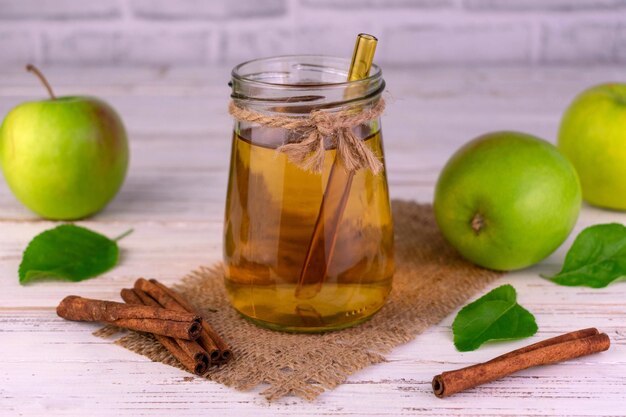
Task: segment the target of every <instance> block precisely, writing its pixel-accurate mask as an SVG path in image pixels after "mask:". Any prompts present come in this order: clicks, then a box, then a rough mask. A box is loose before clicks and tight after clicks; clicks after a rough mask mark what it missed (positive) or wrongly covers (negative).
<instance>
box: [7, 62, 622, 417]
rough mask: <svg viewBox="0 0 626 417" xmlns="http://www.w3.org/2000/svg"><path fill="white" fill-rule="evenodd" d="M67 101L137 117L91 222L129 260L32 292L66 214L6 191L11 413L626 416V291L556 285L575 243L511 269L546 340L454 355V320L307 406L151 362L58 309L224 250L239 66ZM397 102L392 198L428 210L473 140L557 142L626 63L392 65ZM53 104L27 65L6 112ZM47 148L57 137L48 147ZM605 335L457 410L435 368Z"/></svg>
mask: <svg viewBox="0 0 626 417" xmlns="http://www.w3.org/2000/svg"><path fill="white" fill-rule="evenodd" d="M46 72H47V75H48V78H49V79H50V81H51V82H52V84H53V85H54V87H55V89H56V92H57V93H58V94H59V95H62V94H92V95H97V96H100V97H102V98H104V99H105V100H107V101H109V102H110V103H111V104H112V105H113V106H114V107H116V108H117V109H118V111H119V112H120V113H121V115H122V116H123V119H124V121H125V122H126V125H127V127H128V130H129V133H130V139H131V151H132V158H131V159H132V161H131V167H130V171H129V174H128V178H127V181H126V183H125V185H124V187H123V189H122V190H121V192H120V193H119V195H118V196H117V198H116V199H115V200H114V201H113V203H112V204H110V206H109V207H108V208H107V209H106V210H105V211H103V212H102V213H100V214H98V215H97V216H95V217H93V218H92V219H89V220H87V221H84V222H81V224H84V225H85V226H87V227H90V228H93V229H95V230H98V231H100V232H102V233H104V234H107V235H109V236H115V235H117V234H119V233H121V232H123V231H125V230H126V229H128V228H130V227H133V228H134V229H135V232H134V234H132V235H131V236H129V237H127V238H126V239H124V240H123V241H122V242H121V247H122V256H121V264H120V265H119V267H117V268H115V269H114V270H112V271H111V272H109V273H107V274H105V275H104V276H102V277H99V278H97V279H92V280H88V281H85V282H82V283H77V284H72V283H54V282H46V283H37V284H34V285H30V286H27V287H22V286H20V285H19V284H18V278H17V268H18V265H19V262H20V258H21V252H22V250H23V249H24V248H25V246H26V244H27V243H28V241H29V240H30V239H31V238H32V237H33V236H34V235H35V234H37V233H39V232H40V231H42V230H44V229H47V228H50V227H51V226H52V225H53V224H52V223H51V222H47V221H43V220H41V219H38V218H37V217H35V216H34V215H33V214H31V213H30V212H28V211H27V210H26V209H24V208H22V207H21V206H20V205H19V204H18V203H17V202H16V201H15V200H14V198H13V197H12V195H11V194H10V192H9V190H8V189H7V187H6V185H4V184H0V285H1V287H0V415H1V416H15V415H28V416H43V415H45V416H53V415H64V416H69V415H72V416H74V415H75V416H86V415H89V416H95V415H108V416H111V415H120V416H126V415H127V416H141V415H161V416H172V415H188V416H191V415H203V416H211V415H222V416H226V415H233V416H244V415H251V416H252V415H254V416H277V415H289V416H320V415H354V416H366V415H367V416H374V415H388V416H401V415H441V416H450V415H459V416H461V415H462V416H493V415H552V416H554V415H580V416H582V415H626V403H625V402H624V398H625V396H626V283H615V284H613V285H611V286H610V287H608V288H606V289H599V290H593V289H588V288H569V287H561V286H557V285H554V284H552V283H550V282H547V281H546V280H543V279H541V278H540V277H539V276H538V274H539V273H540V272H546V271H547V272H552V271H555V270H556V269H558V267H559V265H560V263H561V262H562V259H563V256H564V253H565V250H566V249H567V248H568V247H569V245H570V244H571V240H572V239H571V238H570V239H569V240H568V242H567V243H566V244H565V245H564V247H563V248H561V249H560V250H558V251H557V253H555V254H554V255H552V256H551V257H550V258H549V259H547V260H546V261H544V262H543V263H541V264H540V265H537V266H535V267H533V268H530V269H528V270H525V271H521V272H516V273H511V274H509V275H507V276H506V277H505V278H503V279H501V280H500V281H499V282H497V283H495V284H494V285H493V286H494V287H495V286H497V285H500V284H503V283H511V284H513V285H514V286H515V287H516V288H517V290H518V297H519V300H520V302H521V303H522V304H523V305H524V306H525V307H527V308H528V309H529V310H530V311H532V312H533V313H534V314H535V316H536V318H537V322H538V324H539V332H538V333H537V335H536V336H535V337H533V338H531V339H527V340H522V341H517V342H510V343H500V344H490V345H487V346H484V347H483V348H481V349H480V350H478V351H476V352H470V353H459V352H457V351H456V350H455V349H454V347H453V345H452V337H451V331H450V324H451V322H452V319H453V317H454V315H451V316H450V317H448V318H447V319H446V320H444V321H443V322H442V323H440V325H438V326H435V327H432V328H431V329H429V330H428V331H427V332H426V333H425V334H423V335H421V336H419V337H418V338H417V339H415V340H414V341H413V342H411V343H408V344H407V345H405V346H401V347H398V348H397V349H396V350H394V352H393V353H392V354H390V355H389V356H388V362H387V363H383V364H380V365H377V366H373V367H370V368H368V369H366V370H364V371H362V372H360V373H358V374H356V375H353V376H352V377H351V378H349V380H348V381H347V382H346V383H345V384H344V385H342V386H340V387H338V388H337V389H335V390H334V391H332V392H327V393H325V394H323V395H322V396H321V397H320V398H319V399H318V400H317V401H315V402H312V403H307V402H305V401H301V400H299V399H296V398H293V397H290V398H285V399H283V400H280V401H278V402H276V403H272V404H268V403H267V402H266V401H265V399H263V398H262V397H261V396H259V395H257V394H258V391H259V390H257V391H254V392H237V391H234V390H232V389H229V388H226V387H224V386H221V385H218V384H216V383H213V382H209V381H206V380H203V379H200V378H194V377H190V375H189V374H187V373H184V372H182V371H180V370H178V369H174V368H171V367H169V366H165V365H162V364H159V363H152V362H150V361H149V360H147V359H146V358H144V357H142V356H138V355H136V354H134V353H131V352H129V351H126V350H124V349H122V348H120V347H118V346H116V345H113V344H111V343H110V342H109V341H106V340H102V339H99V338H96V337H94V336H92V335H91V332H92V331H93V330H94V329H96V327H97V326H95V325H89V324H83V323H80V324H79V323H72V322H67V321H64V320H61V319H59V318H57V317H56V314H55V312H54V307H55V306H56V304H57V303H58V301H59V300H60V299H61V298H62V297H63V296H65V295H67V294H80V295H84V296H88V297H96V298H104V299H117V297H118V291H119V289H120V288H121V287H123V286H129V285H131V283H132V282H133V281H134V279H135V278H137V277H138V276H150V277H156V278H158V279H160V280H163V281H165V282H174V281H175V280H177V279H178V278H179V277H181V276H183V275H184V274H185V273H187V272H188V271H190V270H192V269H193V268H195V267H197V266H199V265H202V264H210V263H212V262H215V261H218V260H219V259H220V256H221V228H222V213H223V203H224V197H225V186H226V174H227V165H228V162H229V152H230V139H231V138H230V129H231V121H230V119H229V116H228V115H227V113H226V104H227V100H228V94H229V89H228V87H227V85H226V83H227V82H228V78H229V71H228V69H227V68H222V69H214V70H210V71H209V70H177V71H148V70H126V69H124V70H122V69H99V70H87V69H85V70H69V69H65V70H61V69H56V70H55V69H49V70H48V71H46ZM385 78H386V79H387V82H388V87H389V88H388V89H389V92H390V94H391V99H390V102H391V104H390V106H389V109H388V110H387V114H386V115H385V117H384V123H383V124H384V137H385V138H384V140H385V147H386V153H387V156H388V170H389V180H390V187H391V193H392V196H393V197H399V198H410V199H416V200H418V201H424V202H428V201H431V199H432V193H433V186H434V183H435V181H436V178H437V173H438V172H439V170H440V169H441V167H442V166H443V164H444V163H445V161H446V159H447V158H448V157H449V156H450V155H451V153H452V152H453V151H454V150H455V149H456V148H457V147H458V146H460V145H461V144H462V143H464V142H465V141H467V140H469V139H471V138H473V137H474V136H476V135H478V134H480V133H484V132H487V131H492V130H501V129H512V130H521V131H525V132H529V133H532V134H536V135H539V136H541V137H544V138H546V139H548V140H551V141H554V139H555V137H556V131H557V127H558V123H559V119H560V115H561V112H562V111H563V109H564V108H565V106H566V105H567V104H568V102H569V101H570V100H571V99H572V97H573V96H574V95H575V94H576V93H577V92H578V91H580V90H582V89H583V88H585V87H587V86H589V85H592V84H595V83H599V82H603V81H609V80H619V79H620V78H621V79H622V81H623V69H622V68H619V69H618V68H561V69H558V68H552V69H535V70H530V69H514V68H513V69H511V68H508V69H473V70H435V69H423V70H415V71H411V72H406V71H393V70H387V71H386V77H385ZM43 96H44V91H43V89H42V88H41V87H40V85H39V83H38V82H37V80H35V79H34V78H33V77H32V76H31V75H28V74H26V73H22V72H16V71H14V72H6V71H5V72H4V73H0V117H4V115H5V114H6V112H7V111H8V110H9V109H10V108H11V107H13V106H14V105H16V104H17V103H19V102H21V101H24V100H27V99H34V98H39V97H43ZM42 140H45V138H42ZM612 221H616V222H621V223H626V214H624V213H616V212H609V211H602V210H598V209H594V208H590V207H585V208H584V210H583V213H582V215H581V218H580V220H579V222H578V225H577V227H576V230H575V232H574V233H575V234H576V233H578V232H579V231H580V230H581V229H582V228H583V227H585V226H588V225H590V224H594V223H599V222H612ZM591 326H595V327H598V328H600V329H602V330H604V331H606V332H607V333H608V334H609V336H610V337H611V339H612V342H613V344H612V347H611V350H610V351H608V352H605V353H602V354H598V355H594V356H590V357H586V358H583V359H579V360H574V361H570V362H567V363H563V364H559V365H555V366H548V367H543V368H540V369H531V370H527V371H524V372H521V373H519V374H517V375H515V376H513V377H509V378H506V379H503V380H500V381H497V382H495V383H491V384H488V385H485V386H482V387H480V388H476V389H473V390H470V391H467V392H465V393H461V394H459V395H456V396H454V397H451V398H448V399H445V400H441V399H437V398H435V397H434V395H433V394H432V392H431V388H430V380H431V378H432V376H433V375H435V374H436V373H439V372H441V371H444V370H448V369H454V368H458V367H461V366H464V365H467V364H471V363H475V362H478V361H483V360H486V359H488V358H490V357H493V356H495V355H498V354H500V353H503V352H505V351H508V350H511V349H513V348H517V347H520V346H523V345H525V344H528V343H530V342H534V341H537V340H540V339H543V338H546V337H550V336H554V335H556V334H560V333H563V332H566V331H570V330H574V329H578V328H583V327H591Z"/></svg>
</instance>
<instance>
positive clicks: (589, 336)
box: [432, 328, 611, 398]
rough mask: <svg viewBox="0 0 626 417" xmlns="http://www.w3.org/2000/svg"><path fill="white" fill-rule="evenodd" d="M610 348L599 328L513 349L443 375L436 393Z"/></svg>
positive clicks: (437, 378) (446, 393)
mask: <svg viewBox="0 0 626 417" xmlns="http://www.w3.org/2000/svg"><path fill="white" fill-rule="evenodd" d="M610 345H611V341H610V339H609V337H608V336H607V335H606V334H605V333H600V332H598V330H597V329H593V328H592V329H582V330H577V331H575V332H571V333H566V334H563V335H561V336H557V337H553V338H551V339H546V340H543V341H541V342H538V343H534V344H532V345H529V346H526V347H523V348H521V349H517V350H514V351H512V352H509V353H506V354H504V355H501V356H498V357H496V358H494V359H492V360H490V361H487V362H484V363H479V364H477V365H472V366H468V367H466V368H462V369H457V370H455V371H448V372H443V373H441V374H440V375H436V376H435V377H434V378H433V381H432V386H433V391H434V393H435V395H436V396H437V397H439V398H443V397H447V396H450V395H453V394H456V393H457V392H460V391H464V390H466V389H469V388H473V387H475V386H478V385H481V384H484V383H486V382H490V381H493V380H496V379H499V378H502V377H504V376H507V375H510V374H512V373H514V372H517V371H521V370H522V369H527V368H530V367H533V366H538V365H547V364H551V363H556V362H561V361H565V360H569V359H574V358H578V357H580V356H585V355H590V354H592V353H597V352H602V351H605V350H607V349H608V348H609V347H610Z"/></svg>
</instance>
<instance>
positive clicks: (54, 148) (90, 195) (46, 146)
mask: <svg viewBox="0 0 626 417" xmlns="http://www.w3.org/2000/svg"><path fill="white" fill-rule="evenodd" d="M28 68H29V70H31V71H34V72H35V73H36V74H37V75H38V76H40V78H42V81H43V82H44V85H46V88H48V91H49V93H50V95H51V98H50V99H48V100H41V101H31V102H26V103H22V104H20V105H18V106H17V107H15V108H13V109H12V110H11V111H10V112H9V114H8V115H7V116H6V118H5V119H4V122H3V123H2V126H1V127H0V163H1V165H2V170H3V172H4V177H5V179H6V182H7V183H8V185H9V188H10V189H11V191H12V192H13V194H15V196H16V197H17V199H18V200H20V201H21V202H22V203H23V204H24V205H25V206H26V207H28V208H30V209H31V210H32V211H34V212H35V213H37V214H39V215H40V216H42V217H45V218H48V219H54V220H72V219H79V218H83V217H86V216H89V215H91V214H93V213H95V212H97V211H99V210H100V209H102V208H103V207H104V206H105V205H106V204H107V203H108V202H109V201H110V200H111V199H112V198H113V197H114V196H115V194H116V193H117V191H118V190H119V188H120V187H121V185H122V183H123V181H124V177H125V175H126V169H127V166H128V142H127V138H126V131H125V129H124V125H123V124H122V121H121V119H120V117H119V116H118V115H117V113H116V112H115V111H114V110H113V108H111V106H109V105H108V104H107V103H105V102H104V101H102V100H99V99H97V98H94V97H84V96H75V97H58V98H57V97H55V96H54V94H52V90H51V89H50V87H49V85H48V84H47V82H46V81H45V79H44V78H43V76H42V75H41V74H40V73H39V71H38V70H37V69H36V68H34V67H31V66H29V67H28Z"/></svg>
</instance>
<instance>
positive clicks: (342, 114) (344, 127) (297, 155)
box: [228, 98, 385, 174]
mask: <svg viewBox="0 0 626 417" xmlns="http://www.w3.org/2000/svg"><path fill="white" fill-rule="evenodd" d="M384 110H385V101H384V100H383V99H382V98H380V99H379V100H378V102H377V103H376V104H375V105H374V106H373V107H370V108H361V109H359V110H355V109H354V108H351V109H347V110H342V111H339V112H334V113H331V112H327V111H322V110H314V111H312V112H311V113H309V115H308V116H307V117H294V116H277V115H268V114H266V113H260V112H257V111H253V110H250V109H247V108H243V107H240V106H238V105H237V104H235V102H234V101H231V102H230V104H229V106H228V111H229V113H230V114H231V115H232V116H233V117H234V118H235V119H236V120H239V121H243V122H249V123H255V124H258V125H261V126H265V127H272V128H280V129H286V130H292V131H297V132H298V134H297V135H292V136H293V139H291V140H289V142H287V143H284V144H283V145H281V146H280V147H278V151H279V152H282V153H284V154H285V155H287V157H288V158H289V160H290V161H292V162H293V163H295V164H296V165H298V166H299V167H300V168H302V169H304V170H307V171H313V172H316V173H320V172H322V169H323V167H324V150H325V147H324V140H325V139H326V138H328V140H330V143H331V145H333V146H335V147H336V149H337V158H338V159H339V161H340V162H341V163H342V164H343V166H344V167H345V169H346V170H347V171H348V172H355V171H358V170H359V169H361V168H367V169H369V170H371V171H372V173H374V174H378V173H379V172H381V171H382V169H383V164H382V162H381V161H380V160H379V159H378V157H377V156H376V155H375V154H374V152H373V151H372V150H371V149H370V148H369V147H368V146H367V145H366V144H365V143H364V142H363V140H361V138H359V137H358V136H357V135H355V133H354V132H353V129H354V128H355V127H357V126H359V125H361V124H364V123H367V122H370V121H372V120H375V119H378V117H379V116H380V115H381V114H382V113H383V111H384Z"/></svg>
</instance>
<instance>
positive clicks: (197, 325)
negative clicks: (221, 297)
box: [57, 295, 202, 340]
mask: <svg viewBox="0 0 626 417" xmlns="http://www.w3.org/2000/svg"><path fill="white" fill-rule="evenodd" d="M57 314H58V315H59V316H60V317H63V318H64V319H67V320H75V321H99V322H103V323H108V324H113V325H115V326H118V327H123V328H126V329H131V330H138V331H141V332H148V333H154V334H160V335H163V336H170V337H175V338H178V339H187V340H194V339H196V338H198V336H199V335H200V332H201V331H202V324H201V318H200V317H199V316H197V315H195V314H191V313H188V312H182V311H172V310H166V309H164V308H160V307H152V306H144V305H131V304H124V303H116V302H114V301H104V300H93V299H90V298H83V297H79V296H76V295H70V296H67V297H65V298H64V299H63V300H62V301H61V303H60V304H59V305H58V307H57Z"/></svg>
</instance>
